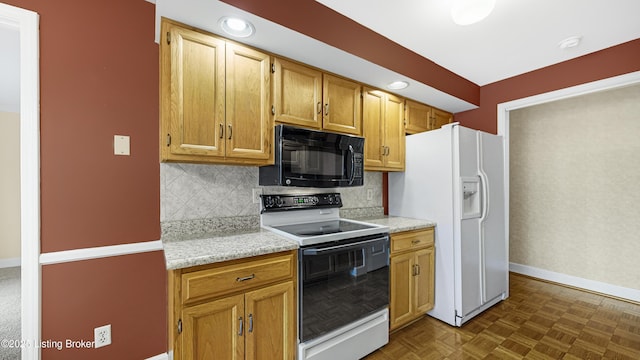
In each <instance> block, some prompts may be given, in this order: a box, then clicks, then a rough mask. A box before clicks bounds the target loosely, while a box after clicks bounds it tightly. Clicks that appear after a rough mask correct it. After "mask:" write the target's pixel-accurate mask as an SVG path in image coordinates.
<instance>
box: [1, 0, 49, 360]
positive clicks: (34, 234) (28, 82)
mask: <svg viewBox="0 0 640 360" xmlns="http://www.w3.org/2000/svg"><path fill="white" fill-rule="evenodd" d="M0 23H2V24H5V25H8V26H10V27H14V28H16V29H17V30H18V32H19V34H20V239H21V255H20V257H21V259H20V262H21V329H22V331H21V336H22V341H23V343H24V344H25V346H23V347H22V350H21V352H22V359H40V347H39V346H37V345H39V344H40V330H41V321H40V319H41V316H40V315H41V314H40V313H41V291H40V289H41V287H40V263H39V256H40V72H39V29H38V28H39V16H38V14H37V13H35V12H33V11H30V10H25V9H21V8H18V7H15V6H11V5H6V4H1V3H0Z"/></svg>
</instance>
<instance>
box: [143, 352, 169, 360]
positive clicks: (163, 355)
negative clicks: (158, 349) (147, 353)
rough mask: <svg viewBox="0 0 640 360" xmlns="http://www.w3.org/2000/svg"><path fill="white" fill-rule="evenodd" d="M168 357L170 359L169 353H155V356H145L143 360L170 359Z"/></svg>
mask: <svg viewBox="0 0 640 360" xmlns="http://www.w3.org/2000/svg"><path fill="white" fill-rule="evenodd" d="M170 359H171V357H169V354H167V353H164V354H159V355H156V356H152V357H150V358H147V359H145V360H170Z"/></svg>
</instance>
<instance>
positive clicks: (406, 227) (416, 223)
mask: <svg viewBox="0 0 640 360" xmlns="http://www.w3.org/2000/svg"><path fill="white" fill-rule="evenodd" d="M354 220H358V221H363V222H368V223H372V224H377V225H384V226H387V227H389V232H390V233H392V234H393V233H397V232H402V231H410V230H418V229H425V228H428V227H433V226H436V222H435V221H431V220H421V219H411V218H405V217H398V216H375V217H368V218H357V219H354Z"/></svg>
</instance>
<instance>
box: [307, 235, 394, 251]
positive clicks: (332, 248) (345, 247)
mask: <svg viewBox="0 0 640 360" xmlns="http://www.w3.org/2000/svg"><path fill="white" fill-rule="evenodd" d="M384 240H387V238H386V237H380V238H375V239H371V240H365V241H360V242H357V243H351V244H344V245H336V246H329V247H326V248H311V249H304V250H302V254H303V255H324V254H328V253H332V252H336V251H342V250H350V249H355V248H359V247H362V246H363V245H367V244H371V243H374V242H378V241H384Z"/></svg>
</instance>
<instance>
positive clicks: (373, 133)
mask: <svg viewBox="0 0 640 360" xmlns="http://www.w3.org/2000/svg"><path fill="white" fill-rule="evenodd" d="M384 95H385V94H384V93H383V92H382V91H380V90H375V89H371V88H367V87H365V88H364V89H363V91H362V123H363V126H362V131H363V133H362V135H363V136H364V138H365V141H364V166H365V168H366V169H371V168H383V167H384V156H385V155H384V154H385V153H386V148H385V147H384V146H385V145H384V142H385V139H384V131H385V121H384V116H385V111H384V105H385V99H384V98H385V96H384Z"/></svg>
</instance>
